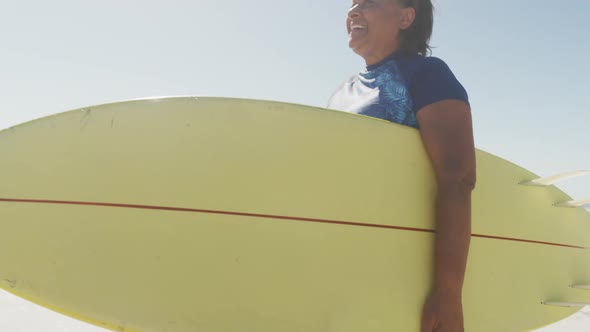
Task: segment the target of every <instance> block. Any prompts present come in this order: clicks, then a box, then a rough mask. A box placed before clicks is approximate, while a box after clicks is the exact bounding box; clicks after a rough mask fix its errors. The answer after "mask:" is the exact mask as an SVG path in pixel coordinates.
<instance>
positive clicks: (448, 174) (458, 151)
mask: <svg viewBox="0 0 590 332" xmlns="http://www.w3.org/2000/svg"><path fill="white" fill-rule="evenodd" d="M432 26H433V7H432V3H431V0H353V3H352V7H351V8H350V10H349V12H348V17H347V20H346V27H347V29H348V33H349V36H350V39H349V46H350V47H351V48H352V50H353V51H354V52H355V53H357V54H358V55H360V56H361V57H362V58H363V59H364V60H365V62H366V64H367V68H366V70H364V71H362V72H361V73H360V74H358V75H356V76H354V77H352V78H351V79H350V80H348V81H347V82H345V83H344V84H343V85H342V86H341V87H340V88H339V89H338V90H337V91H336V92H335V93H334V95H333V96H332V98H331V99H330V104H329V107H330V108H333V109H339V110H344V111H348V112H354V113H358V114H364V115H368V116H373V117H378V118H382V119H386V120H390V121H393V122H396V123H400V124H403V125H407V126H411V127H414V128H417V129H418V130H419V132H420V136H421V138H422V142H423V145H424V148H425V150H426V152H427V154H428V156H429V157H430V160H431V163H432V166H433V169H434V172H435V175H436V179H437V198H436V202H435V204H436V220H435V225H436V233H435V234H436V235H435V257H434V262H435V264H434V283H433V287H432V291H431V293H430V296H429V298H428V299H426V303H425V305H424V310H423V313H422V332H433V331H437V332H458V331H463V330H464V328H463V307H462V301H461V296H462V288H463V279H464V275H465V268H466V264H467V256H468V251H469V243H470V237H471V219H470V218H471V216H470V215H471V191H472V190H473V188H474V186H475V148H474V144H473V133H472V125H471V111H470V107H469V103H468V99H467V93H466V92H465V90H464V89H463V87H462V86H461V84H460V83H459V82H458V81H457V79H456V78H455V76H454V75H453V74H452V72H451V71H450V69H449V68H448V67H447V65H446V64H445V63H444V62H443V61H442V60H440V59H437V58H433V57H427V56H426V54H427V51H429V46H428V41H429V39H430V36H431V33H432ZM392 314H393V313H392Z"/></svg>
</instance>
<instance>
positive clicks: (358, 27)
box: [350, 24, 366, 30]
mask: <svg viewBox="0 0 590 332" xmlns="http://www.w3.org/2000/svg"><path fill="white" fill-rule="evenodd" d="M350 28H351V29H352V30H356V29H366V27H365V26H362V25H358V24H354V25H351V26H350Z"/></svg>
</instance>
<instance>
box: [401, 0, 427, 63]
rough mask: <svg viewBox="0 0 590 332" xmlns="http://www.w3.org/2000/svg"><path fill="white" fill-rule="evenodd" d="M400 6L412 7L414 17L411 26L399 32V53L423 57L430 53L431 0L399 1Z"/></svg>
mask: <svg viewBox="0 0 590 332" xmlns="http://www.w3.org/2000/svg"><path fill="white" fill-rule="evenodd" d="M400 1H401V3H402V6H403V7H405V8H407V7H412V8H414V10H415V11H416V17H415V19H414V22H413V23H412V25H411V26H410V27H409V28H407V29H405V30H401V31H400V51H403V52H408V53H418V54H421V55H423V56H426V55H428V54H429V53H431V49H430V45H428V43H429V42H430V37H431V36H432V26H433V24H434V23H433V22H434V19H433V17H434V7H433V6H432V1H431V0H400Z"/></svg>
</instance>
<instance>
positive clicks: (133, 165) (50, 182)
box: [0, 97, 590, 332]
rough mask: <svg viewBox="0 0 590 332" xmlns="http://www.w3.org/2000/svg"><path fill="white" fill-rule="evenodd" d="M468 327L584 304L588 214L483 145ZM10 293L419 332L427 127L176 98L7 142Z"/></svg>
mask: <svg viewBox="0 0 590 332" xmlns="http://www.w3.org/2000/svg"><path fill="white" fill-rule="evenodd" d="M477 168H478V169H477V171H478V184H477V188H476V190H475V191H474V194H473V227H472V229H473V239H472V247H471V251H470V259H469V266H468V271H467V279H466V285H465V294H464V307H465V308H464V310H465V317H466V331H469V332H486V331H490V332H498V331H502V332H510V331H518V332H520V331H528V330H531V329H534V328H538V327H541V326H544V325H547V324H549V323H552V322H555V321H558V320H560V319H562V318H565V317H567V316H569V315H570V314H572V313H574V312H575V311H576V310H578V308H577V306H581V305H584V304H585V303H587V302H590V291H588V290H587V288H590V259H589V258H590V257H589V251H588V247H590V215H589V214H588V212H587V211H585V210H584V209H583V208H580V207H579V206H580V205H582V203H584V202H583V201H573V200H572V199H571V198H570V197H568V196H567V195H566V194H565V193H563V192H562V191H560V190H559V189H558V188H556V187H555V186H554V185H553V184H554V183H555V181H558V180H560V179H563V178H565V177H569V176H579V175H582V173H569V174H565V175H561V176H557V177H549V178H539V177H538V176H536V175H535V174H533V173H531V172H529V171H527V170H525V169H522V168H520V167H518V166H516V165H513V164H511V163H510V162H507V161H505V160H502V159H500V158H498V157H495V156H493V155H490V154H488V153H485V152H483V151H478V152H477ZM0 184H1V186H0V224H1V225H2V232H0V286H1V287H2V288H4V289H6V290H8V291H10V292H12V293H14V294H17V295H19V296H21V297H24V298H26V299H28V300H30V301H33V302H36V303H39V304H41V305H43V306H46V307H48V308H50V309H53V310H55V311H58V312H61V313H65V314H67V315H70V316H72V317H75V318H78V319H81V320H84V321H87V322H90V323H93V324H96V325H99V326H103V327H107V328H109V329H112V330H116V331H163V332H180V331H195V332H277V331H280V332H359V331H363V332H391V331H404V332H406V331H410V332H411V331H418V330H419V322H420V311H421V309H422V304H423V301H424V299H425V297H426V295H427V294H428V291H429V286H430V283H431V281H432V268H431V266H432V259H431V258H432V253H433V239H434V235H433V232H434V231H433V202H434V194H435V187H434V181H433V174H432V170H431V167H430V164H429V162H428V159H427V157H426V155H425V152H424V151H423V148H422V143H421V141H420V137H419V135H418V132H417V131H416V130H415V129H412V128H408V127H403V126H400V125H396V124H393V123H390V122H386V121H381V120H377V119H373V118H369V117H364V116H360V115H352V114H347V113H343V112H338V111H331V110H325V109H320V108H313V107H307V106H301V105H292V104H285V103H278V102H267V101H253V100H238V99H223V98H188V97H183V98H165V99H152V100H136V101H128V102H121V103H114V104H107V105H101V106H94V107H89V108H85V109H80V110H76V111H72V112H67V113H63V114H58V115H55V116H50V117H47V118H43V119H40V120H36V121H32V122H28V123H25V124H23V125H19V126H16V127H13V128H9V129H6V130H3V131H1V132H0Z"/></svg>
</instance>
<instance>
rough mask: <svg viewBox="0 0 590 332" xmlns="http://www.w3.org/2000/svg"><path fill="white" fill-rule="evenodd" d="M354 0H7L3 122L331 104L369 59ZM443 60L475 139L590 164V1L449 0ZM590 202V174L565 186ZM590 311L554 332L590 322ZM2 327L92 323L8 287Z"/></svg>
mask: <svg viewBox="0 0 590 332" xmlns="http://www.w3.org/2000/svg"><path fill="white" fill-rule="evenodd" d="M349 5H350V1H348V0H321V1H313V0H299V1H276V0H258V1H254V2H252V1H243V0H224V1H219V0H190V1H189V0H167V1H152V0H142V1H139V0H124V1H122V0H119V1H113V0H103V1H84V0H53V1H41V0H37V1H32V0H18V1H15V0H0V43H1V46H0V47H1V49H0V128H6V127H9V126H12V125H15V124H18V123H21V122H24V121H27V120H31V119H35V118H39V117H42V116H45V115H49V114H53V113H58V112H63V111H67V110H71V109H76V108H80V107H85V106H89V105H95V104H100V103H106V102H113V101H120V100H125V99H135V98H143V97H150V96H174V95H197V96H224V97H241V98H252V99H268V100H278V101H287V102H295V103H301V104H307V105H313V106H325V105H326V103H327V100H328V98H329V95H330V94H331V92H332V91H333V90H334V89H335V88H336V86H337V85H338V84H339V83H341V82H342V81H343V80H345V79H346V78H348V77H349V76H350V75H352V74H355V73H356V72H358V71H359V70H361V69H362V68H363V66H364V64H363V62H362V60H361V59H360V58H359V57H358V56H356V55H355V54H354V53H352V52H351V51H350V50H349V49H348V48H347V36H346V31H345V27H344V19H345V15H346V11H347V9H348V7H349ZM436 6H437V14H436V17H435V29H434V30H435V31H434V36H433V40H432V45H433V46H435V48H434V51H433V55H434V56H437V57H440V58H442V59H443V60H445V61H446V62H447V63H448V64H449V66H450V67H451V69H452V70H453V71H454V72H455V74H456V76H457V78H458V79H459V80H460V81H461V82H462V83H463V85H464V86H465V88H466V89H467V91H468V93H469V96H470V101H471V106H472V111H473V117H474V131H475V140H476V145H477V147H478V148H480V149H483V150H485V151H488V152H491V153H493V154H495V155H498V156H500V157H502V158H505V159H508V160H510V161H512V162H514V163H516V164H519V165H520V166H523V167H526V168H528V169H530V170H531V171H533V172H535V173H537V174H539V175H543V176H545V175H552V174H555V173H561V172H565V171H570V170H579V169H590V153H588V152H587V151H588V147H587V143H588V142H590V131H589V130H588V126H589V125H590V121H589V120H590V113H589V111H590V110H589V109H588V107H587V102H586V98H587V95H588V93H587V91H586V90H587V89H588V88H589V87H590V84H588V83H587V81H586V80H587V77H588V76H590V62H588V61H587V60H586V59H585V56H586V55H587V54H588V53H590V46H589V43H588V41H587V39H588V32H590V23H589V22H590V21H588V20H587V16H588V14H590V2H588V1H587V0H571V1H568V2H567V4H565V3H563V4H562V2H559V1H548V0H518V1H515V2H500V1H480V0H475V1H474V0H439V1H438V2H437V4H436ZM559 187H560V188H561V189H563V190H564V191H566V192H567V193H568V194H570V196H573V198H576V199H582V198H589V197H590V177H586V178H579V179H575V180H571V181H567V182H565V183H564V184H563V185H560V186H559ZM589 316H590V309H587V310H586V311H585V313H584V312H583V313H579V314H576V315H574V316H573V317H571V318H570V319H568V320H566V321H564V322H561V323H558V324H556V325H555V326H553V327H551V328H546V329H543V330H540V331H543V332H558V331H564V332H565V331H568V332H581V331H587V330H589V329H590V317H589ZM0 330H2V331H15V332H16V331H27V332H29V331H33V332H34V331H43V332H58V331H59V332H66V331H67V332H70V331H76V332H78V331H80V332H93V331H103V330H101V329H98V328H94V327H90V326H88V325H85V324H82V323H79V322H77V321H74V320H71V319H68V318H63V317H62V316H60V315H58V314H54V313H52V312H49V311H46V310H45V309H40V308H37V307H36V306H33V305H31V304H28V303H27V302H24V301H22V300H19V299H16V298H14V297H12V296H9V295H8V294H5V293H0Z"/></svg>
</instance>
